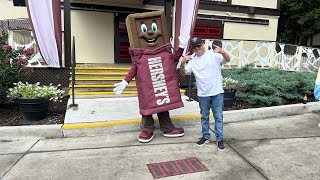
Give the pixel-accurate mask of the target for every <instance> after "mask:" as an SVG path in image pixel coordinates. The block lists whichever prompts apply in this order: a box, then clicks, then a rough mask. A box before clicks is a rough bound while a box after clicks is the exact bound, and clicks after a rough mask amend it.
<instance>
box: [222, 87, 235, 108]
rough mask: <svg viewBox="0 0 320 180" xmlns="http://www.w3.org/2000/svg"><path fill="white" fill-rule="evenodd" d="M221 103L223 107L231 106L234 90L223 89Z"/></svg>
mask: <svg viewBox="0 0 320 180" xmlns="http://www.w3.org/2000/svg"><path fill="white" fill-rule="evenodd" d="M223 95H224V96H223V103H224V107H232V105H233V103H234V101H235V99H234V97H235V95H236V90H232V91H224V94H223Z"/></svg>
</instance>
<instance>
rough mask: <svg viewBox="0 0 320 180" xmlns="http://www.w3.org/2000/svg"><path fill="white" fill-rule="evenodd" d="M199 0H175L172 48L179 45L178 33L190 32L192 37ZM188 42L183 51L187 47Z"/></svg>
mask: <svg viewBox="0 0 320 180" xmlns="http://www.w3.org/2000/svg"><path fill="white" fill-rule="evenodd" d="M198 7H199V0H188V1H186V0H184V1H183V0H176V1H175V19H174V23H175V25H174V28H175V29H174V48H175V49H177V48H178V47H179V39H178V37H179V35H181V34H190V36H191V37H192V34H193V30H194V26H195V23H196V20H197V14H198ZM188 47H189V43H188V46H187V48H186V49H185V51H186V50H187V49H188Z"/></svg>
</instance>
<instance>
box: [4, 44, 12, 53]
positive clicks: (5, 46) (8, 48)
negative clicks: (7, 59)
mask: <svg viewBox="0 0 320 180" xmlns="http://www.w3.org/2000/svg"><path fill="white" fill-rule="evenodd" d="M2 49H3V50H4V51H5V52H7V51H12V47H11V46H9V45H3V46H2Z"/></svg>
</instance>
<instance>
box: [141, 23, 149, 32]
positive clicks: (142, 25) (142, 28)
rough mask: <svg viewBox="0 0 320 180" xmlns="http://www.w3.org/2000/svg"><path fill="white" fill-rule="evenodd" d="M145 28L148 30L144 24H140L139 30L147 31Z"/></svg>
mask: <svg viewBox="0 0 320 180" xmlns="http://www.w3.org/2000/svg"><path fill="white" fill-rule="evenodd" d="M147 30H148V28H147V26H146V25H145V24H141V31H142V32H144V33H145V32H147Z"/></svg>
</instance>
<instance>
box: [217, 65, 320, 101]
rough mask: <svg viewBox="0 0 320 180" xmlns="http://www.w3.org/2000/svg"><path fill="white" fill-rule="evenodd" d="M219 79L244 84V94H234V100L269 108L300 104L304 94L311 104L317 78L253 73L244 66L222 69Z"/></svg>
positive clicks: (273, 71) (304, 74) (276, 71)
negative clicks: (228, 78)
mask: <svg viewBox="0 0 320 180" xmlns="http://www.w3.org/2000/svg"><path fill="white" fill-rule="evenodd" d="M222 75H223V76H224V77H231V78H232V79H235V80H238V81H240V82H241V83H245V84H246V86H245V89H244V90H242V91H240V92H238V93H236V98H237V100H240V101H244V102H247V103H250V104H253V105H262V106H271V105H282V104H287V103H290V102H294V101H298V100H301V99H302V98H303V97H304V94H307V96H309V97H310V99H311V100H312V97H313V89H314V85H315V83H314V82H315V79H316V75H317V74H316V73H314V72H287V71H282V70H279V69H256V68H253V67H252V66H251V65H247V66H245V67H242V68H239V69H232V70H230V69H224V70H223V71H222Z"/></svg>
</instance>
